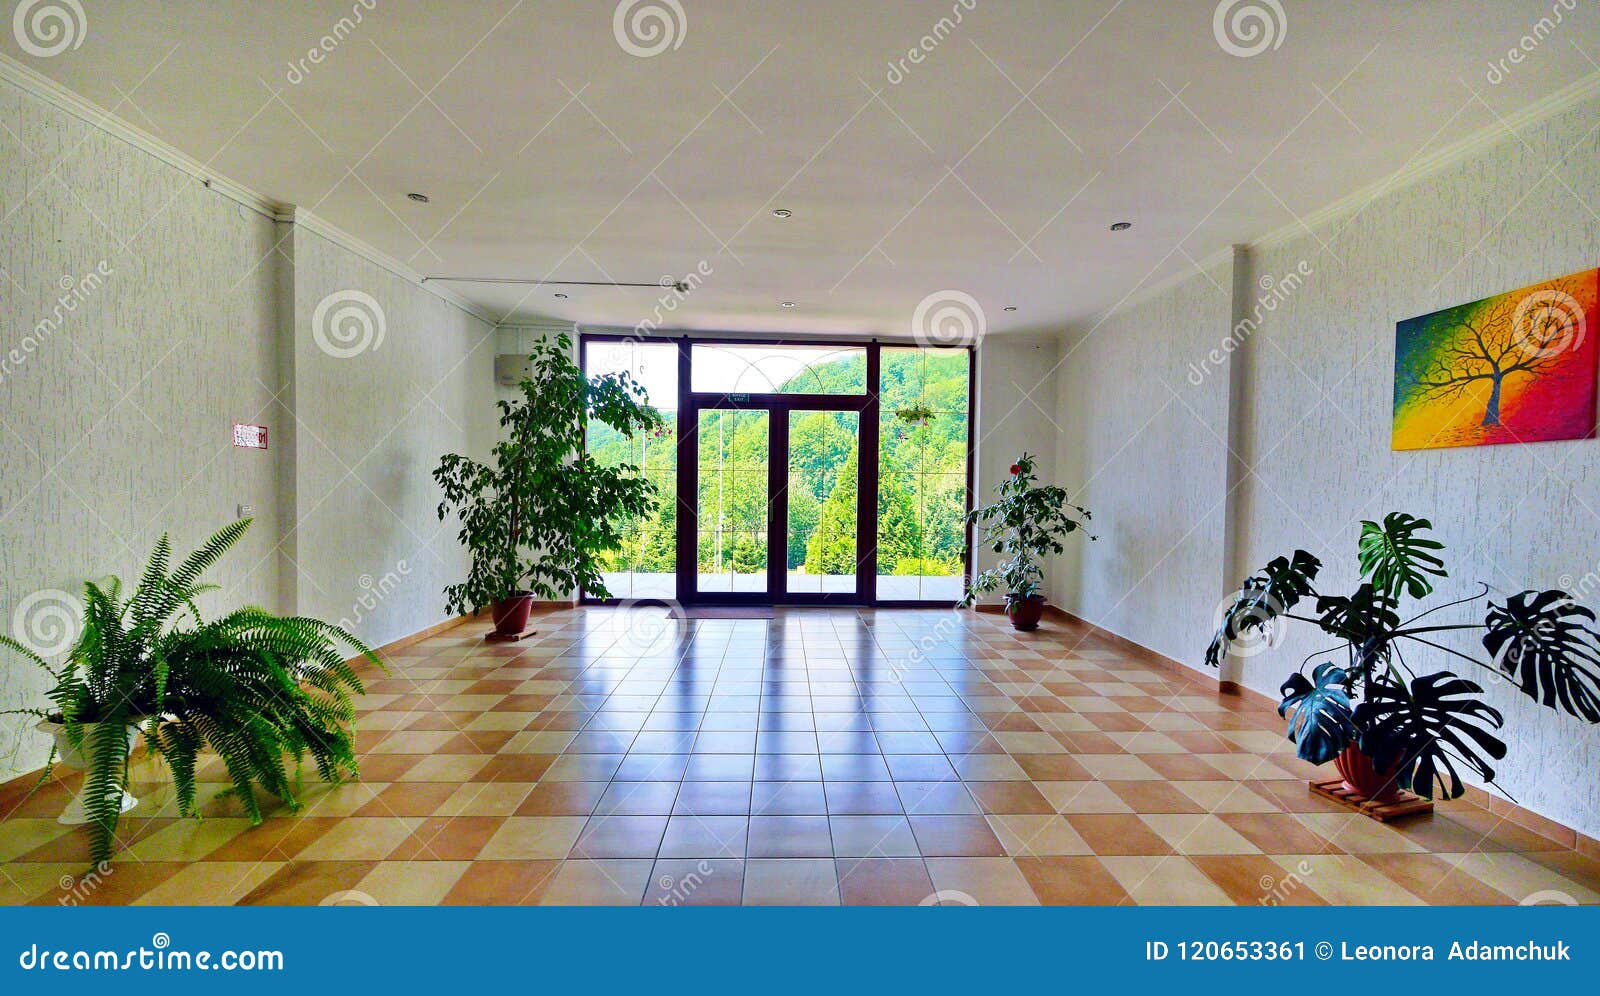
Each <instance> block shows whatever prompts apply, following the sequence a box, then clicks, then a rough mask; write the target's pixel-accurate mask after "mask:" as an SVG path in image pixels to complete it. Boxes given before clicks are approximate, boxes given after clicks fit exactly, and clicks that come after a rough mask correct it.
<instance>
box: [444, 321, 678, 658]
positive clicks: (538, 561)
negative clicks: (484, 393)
mask: <svg viewBox="0 0 1600 996" xmlns="http://www.w3.org/2000/svg"><path fill="white" fill-rule="evenodd" d="M571 354H572V339H571V337H570V336H568V335H566V334H565V333H562V334H560V335H557V336H554V337H551V338H546V339H545V340H544V341H543V342H541V343H540V345H539V346H538V347H537V348H536V349H534V351H533V353H532V355H530V356H529V357H528V363H529V375H528V376H527V377H524V378H523V379H522V381H521V383H520V385H519V386H518V390H519V392H520V397H518V398H516V399H515V400H512V401H507V400H501V401H499V402H497V403H496V404H497V406H498V408H499V410H500V429H501V439H500V441H499V442H498V443H496V444H495V447H494V451H493V454H492V456H491V459H490V461H489V462H488V463H480V462H479V461H477V460H473V459H472V458H470V457H465V456H461V455H459V454H456V453H450V454H447V455H445V456H444V457H443V458H441V459H440V461H439V466H438V467H437V468H436V469H435V470H434V472H433V477H434V480H436V481H437V482H438V483H439V486H440V487H441V488H442V489H443V492H444V494H443V498H442V500H441V501H440V502H439V518H440V519H441V520H443V519H444V518H446V517H447V516H448V515H450V514H451V513H455V514H457V515H459V516H460V519H461V531H460V533H459V537H460V539H461V542H462V543H463V544H464V545H465V546H466V548H467V550H468V551H469V552H470V554H471V557H472V565H471V568H470V569H469V571H468V574H467V579H466V580H465V581H463V582H461V583H460V584H453V585H450V586H449V587H447V588H445V592H444V594H445V601H446V605H447V608H448V611H450V612H455V613H468V612H472V613H476V612H478V611H480V610H482V609H483V608H485V607H488V608H490V609H491V611H492V613H493V616H494V621H495V625H496V630H497V631H498V632H501V633H508V634H514V633H520V632H522V631H523V630H524V629H525V628H526V626H527V623H528V614H529V611H530V608H531V605H532V602H533V600H534V599H535V598H538V599H543V600H556V599H561V598H566V597H568V596H569V595H570V593H572V592H574V591H576V590H578V589H579V588H582V589H583V590H584V591H587V592H588V593H590V594H592V595H597V596H599V597H601V598H607V597H610V594H611V593H610V591H609V590H608V589H607V588H606V585H605V581H604V579H603V578H602V577H601V574H600V568H601V560H600V555H601V554H602V553H604V552H605V551H607V550H612V549H615V548H616V547H617V545H618V544H619V543H620V542H621V540H622V527H623V525H624V524H625V523H626V522H627V521H628V520H629V519H631V518H634V517H637V516H642V515H645V514H647V513H648V512H649V511H650V510H651V509H652V508H653V507H654V504H655V500H656V495H655V487H654V486H653V485H652V484H650V482H649V481H647V480H646V479H645V477H644V475H643V473H642V472H641V471H640V469H639V468H638V467H637V466H634V465H633V464H627V463H624V464H621V465H618V466H614V467H610V466H605V465H604V464H601V463H599V462H598V461H596V460H595V459H594V457H592V456H591V455H590V454H589V452H588V450H587V448H586V447H585V446H584V432H585V426H586V424H587V423H588V422H590V421H594V422H599V423H602V424H604V425H608V426H610V427H611V428H613V429H615V430H617V431H618V432H620V433H621V434H622V435H624V436H627V437H630V438H631V437H632V436H634V435H636V434H638V433H640V432H643V431H646V430H651V429H656V428H658V427H660V426H661V425H662V418H661V415H660V413H658V412H657V411H656V410H655V409H654V408H651V407H650V405H649V402H648V399H647V398H646V396H645V392H644V388H643V386H642V385H640V384H639V383H638V381H636V380H634V379H633V378H632V377H631V376H630V375H629V374H628V373H626V372H619V373H609V374H600V375H597V376H594V377H589V378H586V377H584V375H583V371H582V370H581V369H580V368H579V367H578V365H577V364H576V363H574V362H573V361H572V355H571Z"/></svg>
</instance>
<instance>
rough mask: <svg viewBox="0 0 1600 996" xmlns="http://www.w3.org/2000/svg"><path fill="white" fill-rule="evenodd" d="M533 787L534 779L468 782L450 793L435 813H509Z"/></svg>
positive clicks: (456, 814) (491, 814) (485, 814)
mask: <svg viewBox="0 0 1600 996" xmlns="http://www.w3.org/2000/svg"><path fill="white" fill-rule="evenodd" d="M532 790H533V783H532V782H469V783H467V784H465V785H462V786H461V787H460V788H458V789H456V790H455V791H454V792H453V793H451V795H450V798H448V799H446V800H445V801H444V802H443V803H442V804H441V805H440V806H439V808H438V810H436V811H435V812H434V815H435V816H510V815H511V814H512V813H514V812H516V811H517V807H518V806H520V805H522V800H524V799H526V798H527V797H528V793H529V792H531V791H532Z"/></svg>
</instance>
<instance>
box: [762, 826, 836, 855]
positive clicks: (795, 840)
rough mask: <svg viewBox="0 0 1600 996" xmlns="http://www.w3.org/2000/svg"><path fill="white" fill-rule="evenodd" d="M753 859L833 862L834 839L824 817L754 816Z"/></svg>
mask: <svg viewBox="0 0 1600 996" xmlns="http://www.w3.org/2000/svg"><path fill="white" fill-rule="evenodd" d="M747 848H748V854H749V856H750V857H752V858H831V857H833V839H832V837H831V836H830V834H829V830H828V819H827V817H825V816H752V817H751V818H750V831H749V839H748V844H747Z"/></svg>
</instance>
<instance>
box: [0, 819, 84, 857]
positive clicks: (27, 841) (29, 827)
mask: <svg viewBox="0 0 1600 996" xmlns="http://www.w3.org/2000/svg"><path fill="white" fill-rule="evenodd" d="M71 830H72V828H71V827H67V826H63V825H62V824H60V823H58V822H56V821H55V820H54V819H53V818H50V817H41V818H39V819H24V818H21V817H14V818H12V819H8V820H0V862H6V861H11V860H13V859H15V858H18V857H21V856H22V855H24V854H27V853H28V852H29V851H31V850H33V849H34V848H36V847H39V846H41V845H43V844H47V843H49V842H50V841H52V840H55V839H56V838H57V837H60V836H62V835H63V834H66V833H70V832H71Z"/></svg>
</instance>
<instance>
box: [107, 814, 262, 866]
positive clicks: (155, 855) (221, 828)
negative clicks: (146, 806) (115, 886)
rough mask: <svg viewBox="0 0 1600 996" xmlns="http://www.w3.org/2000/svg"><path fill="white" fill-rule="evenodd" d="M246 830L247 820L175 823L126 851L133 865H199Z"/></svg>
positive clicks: (209, 820)
mask: <svg viewBox="0 0 1600 996" xmlns="http://www.w3.org/2000/svg"><path fill="white" fill-rule="evenodd" d="M248 829H250V821H249V820H230V819H207V820H179V821H177V822H176V823H174V824H172V825H171V826H169V827H167V828H166V829H164V830H158V831H157V832H155V833H153V834H151V835H150V836H148V837H146V838H144V839H143V840H141V841H139V842H138V843H137V844H135V845H133V846H132V847H130V848H128V850H127V857H129V858H133V859H134V860H137V861H199V860H200V859H201V858H203V857H205V856H206V855H208V854H210V853H211V852H212V851H215V850H216V849H217V848H219V847H221V846H222V845H223V844H226V843H227V842H228V841H230V840H232V839H233V838H235V837H237V836H238V835H239V834H241V833H244V832H245V831H246V830H248Z"/></svg>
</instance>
